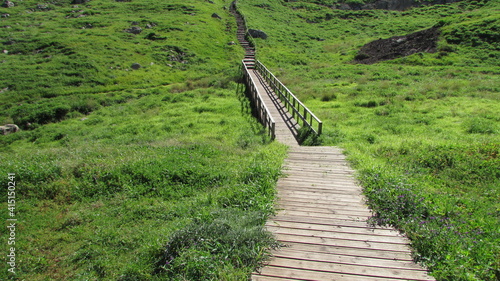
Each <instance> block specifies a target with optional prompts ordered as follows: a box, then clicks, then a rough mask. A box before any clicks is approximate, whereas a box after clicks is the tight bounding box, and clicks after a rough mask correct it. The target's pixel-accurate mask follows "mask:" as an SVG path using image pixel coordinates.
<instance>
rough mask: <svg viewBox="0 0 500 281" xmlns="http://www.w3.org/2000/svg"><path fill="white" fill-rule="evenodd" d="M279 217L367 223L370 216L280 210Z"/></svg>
mask: <svg viewBox="0 0 500 281" xmlns="http://www.w3.org/2000/svg"><path fill="white" fill-rule="evenodd" d="M278 216H301V217H310V218H328V219H337V220H345V221H362V222H365V221H366V220H367V219H368V218H369V216H366V215H346V214H325V213H317V212H304V211H294V210H280V211H279V212H278Z"/></svg>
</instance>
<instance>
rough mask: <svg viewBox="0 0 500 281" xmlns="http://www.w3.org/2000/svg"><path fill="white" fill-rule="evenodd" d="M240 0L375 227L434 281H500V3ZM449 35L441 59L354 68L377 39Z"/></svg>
mask: <svg viewBox="0 0 500 281" xmlns="http://www.w3.org/2000/svg"><path fill="white" fill-rule="evenodd" d="M312 2H316V1H310V2H306V1H297V2H287V3H282V2H279V1H260V2H258V1H257V2H250V1H240V7H241V10H242V12H243V14H244V15H245V16H246V18H247V19H248V26H249V27H250V28H256V29H261V30H263V31H265V32H266V33H267V34H268V35H269V37H268V39H267V40H261V39H256V44H257V48H258V59H260V60H261V61H262V62H263V63H264V64H266V65H267V66H268V67H269V68H270V69H271V70H272V71H273V72H274V74H275V75H277V76H278V78H279V79H280V80H281V81H283V82H284V84H285V85H287V86H288V87H289V88H290V89H291V90H292V91H293V92H294V94H296V95H297V96H298V97H299V98H300V99H301V100H303V101H304V102H305V104H306V105H307V106H308V107H309V108H310V109H311V110H312V111H313V112H314V113H315V114H316V115H317V116H318V117H319V118H320V119H322V120H323V121H324V125H325V126H324V128H325V134H324V135H323V136H322V137H321V140H322V142H323V144H324V145H339V146H342V147H344V148H345V149H346V151H347V153H348V154H349V157H350V160H351V163H352V164H353V165H354V167H355V168H356V169H357V170H358V171H359V179H360V181H361V182H362V184H363V186H364V188H365V192H366V195H367V197H368V198H369V202H368V204H369V205H370V207H372V208H373V209H374V210H375V211H376V216H374V217H373V219H372V220H373V223H378V224H389V225H394V226H396V227H398V228H399V229H400V230H401V231H402V232H405V233H406V234H407V235H408V237H409V238H410V239H411V241H412V245H413V247H414V250H415V252H414V257H415V259H416V260H417V261H419V262H421V263H423V264H424V265H425V266H427V267H428V268H429V269H430V270H431V273H432V275H433V276H435V277H436V278H437V279H438V280H498V279H499V278H500V172H499V171H500V115H499V112H500V78H499V77H500V76H499V74H500V71H499V68H498V65H500V45H499V44H500V43H499V42H500V38H499V34H500V33H499V29H500V4H499V1H462V2H460V3H454V4H450V5H436V6H427V7H423V8H415V9H411V10H407V11H402V12H398V11H385V10H362V11H341V10H332V9H330V8H328V7H324V6H321V5H316V4H314V3H312ZM432 26H440V27H441V36H440V40H439V42H438V51H437V52H436V53H432V54H430V53H417V54H414V55H411V56H409V57H404V58H399V59H395V60H391V61H385V62H380V63H376V64H373V65H358V64H354V63H352V61H353V59H354V57H355V56H356V55H357V52H358V50H359V49H360V48H361V47H362V46H363V45H364V44H366V43H368V42H371V41H373V40H377V39H379V38H390V37H392V36H402V35H406V34H409V33H412V32H416V31H419V30H423V29H427V28H430V27H432Z"/></svg>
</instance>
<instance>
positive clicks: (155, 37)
mask: <svg viewBox="0 0 500 281" xmlns="http://www.w3.org/2000/svg"><path fill="white" fill-rule="evenodd" d="M144 38H145V39H148V40H152V41H157V40H166V39H167V37H160V36H159V35H158V34H156V33H154V32H151V33H149V34H148V35H146V37H144Z"/></svg>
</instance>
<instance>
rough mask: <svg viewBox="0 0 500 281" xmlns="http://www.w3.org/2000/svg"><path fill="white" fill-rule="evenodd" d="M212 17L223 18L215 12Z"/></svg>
mask: <svg viewBox="0 0 500 281" xmlns="http://www.w3.org/2000/svg"><path fill="white" fill-rule="evenodd" d="M212 18H215V19H220V20H221V19H222V18H221V17H220V16H219V15H218V14H217V13H213V14H212Z"/></svg>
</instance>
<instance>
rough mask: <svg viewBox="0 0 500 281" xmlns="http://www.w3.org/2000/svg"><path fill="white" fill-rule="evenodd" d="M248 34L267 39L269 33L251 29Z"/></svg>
mask: <svg viewBox="0 0 500 281" xmlns="http://www.w3.org/2000/svg"><path fill="white" fill-rule="evenodd" d="M248 34H250V36H252V37H253V38H261V39H267V34H266V33H265V32H264V31H262V30H258V29H249V30H248Z"/></svg>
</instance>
